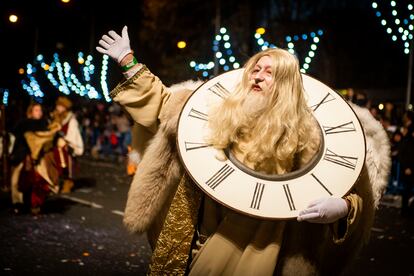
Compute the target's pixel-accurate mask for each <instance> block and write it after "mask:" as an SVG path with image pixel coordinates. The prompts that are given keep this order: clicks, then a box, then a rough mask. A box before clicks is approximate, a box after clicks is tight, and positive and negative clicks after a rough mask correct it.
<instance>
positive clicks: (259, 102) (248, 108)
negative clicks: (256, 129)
mask: <svg viewBox="0 0 414 276" xmlns="http://www.w3.org/2000/svg"><path fill="white" fill-rule="evenodd" d="M267 106H268V100H267V98H266V96H265V95H263V94H261V93H260V94H259V93H256V92H249V93H248V94H247V95H246V97H245V98H244V99H243V101H242V103H241V109H242V111H243V113H244V114H245V115H246V118H247V119H250V120H251V119H252V118H256V117H257V116H260V114H262V113H263V112H264V111H265V109H266V108H267Z"/></svg>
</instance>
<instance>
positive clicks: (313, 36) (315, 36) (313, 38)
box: [254, 28, 323, 73]
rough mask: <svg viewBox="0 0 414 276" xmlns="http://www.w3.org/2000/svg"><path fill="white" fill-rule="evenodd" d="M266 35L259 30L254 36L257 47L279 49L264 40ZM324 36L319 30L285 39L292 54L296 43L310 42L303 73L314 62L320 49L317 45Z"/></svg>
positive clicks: (261, 29) (302, 69) (263, 31)
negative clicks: (300, 41) (313, 59)
mask: <svg viewBox="0 0 414 276" xmlns="http://www.w3.org/2000/svg"><path fill="white" fill-rule="evenodd" d="M264 33H265V30H264V28H258V29H257V30H256V33H255V34H254V38H255V39H256V42H257V45H259V46H260V48H261V49H262V51H263V50H266V49H268V48H277V47H276V45H274V44H271V43H269V42H268V41H266V40H264V39H263V37H262V36H263V34H264ZM322 35H323V31H322V30H318V31H317V32H310V33H305V34H300V35H292V36H290V35H288V36H286V37H285V41H286V43H287V47H288V51H289V52H290V53H291V54H293V55H294V54H295V42H296V41H299V40H302V41H310V43H311V44H310V47H309V51H308V53H307V56H306V57H305V58H304V62H303V63H302V66H301V69H300V71H301V72H302V73H306V71H307V70H308V69H309V65H310V63H311V62H312V58H313V57H314V56H315V52H316V49H317V48H318V46H317V44H318V43H319V41H320V37H321V36H322Z"/></svg>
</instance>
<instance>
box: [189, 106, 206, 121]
mask: <svg viewBox="0 0 414 276" xmlns="http://www.w3.org/2000/svg"><path fill="white" fill-rule="evenodd" d="M188 116H189V117H193V118H196V119H200V120H203V121H208V115H207V114H205V113H203V112H201V111H198V110H196V109H194V108H191V110H190V112H189V113H188Z"/></svg>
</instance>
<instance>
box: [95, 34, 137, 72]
mask: <svg viewBox="0 0 414 276" xmlns="http://www.w3.org/2000/svg"><path fill="white" fill-rule="evenodd" d="M99 45H100V46H101V47H99V46H97V47H96V50H97V51H98V52H99V53H101V54H106V55H108V56H110V57H111V58H112V59H113V60H115V61H116V62H118V64H120V63H121V61H122V59H123V58H124V57H125V56H126V55H127V54H129V53H132V50H131V46H130V42H129V36H128V28H127V26H125V27H124V28H123V29H122V36H120V35H118V34H117V33H116V32H115V31H112V30H111V31H109V32H108V35H103V36H102V38H101V40H99Z"/></svg>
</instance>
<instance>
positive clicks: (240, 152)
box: [212, 92, 294, 174]
mask: <svg viewBox="0 0 414 276" xmlns="http://www.w3.org/2000/svg"><path fill="white" fill-rule="evenodd" d="M236 106H237V107H236V108H237V109H238V111H240V112H238V113H237V114H241V116H240V118H237V120H235V119H234V118H230V117H229V118H225V116H226V115H225V114H226V113H225V112H219V113H218V114H217V116H216V117H215V118H214V119H215V120H217V121H219V122H220V121H222V122H230V123H229V124H226V123H225V124H224V126H223V125H222V124H214V126H215V127H216V128H217V129H212V132H214V133H220V131H221V130H222V129H223V127H229V128H230V129H232V130H235V131H236V134H235V137H227V138H228V139H229V140H228V141H226V144H225V146H226V147H229V146H231V147H232V149H231V150H232V151H233V153H234V154H235V156H236V158H237V159H239V161H241V162H243V163H244V164H245V165H246V166H248V167H250V168H251V169H254V170H256V171H260V172H263V173H267V174H283V173H286V172H288V171H291V169H292V167H293V159H294V156H293V155H292V156H289V157H288V158H284V159H283V160H280V159H279V158H277V151H276V150H275V147H274V146H283V145H273V146H271V147H270V150H268V151H267V152H263V145H264V144H269V142H270V141H271V139H270V136H271V135H273V131H272V130H267V133H265V135H259V133H257V132H258V130H262V131H266V124H267V122H268V121H267V120H274V119H275V118H273V117H272V118H266V117H265V116H269V115H267V114H269V112H268V111H269V109H270V108H272V106H271V104H270V103H269V99H268V98H267V97H266V94H265V93H260V94H259V93H257V92H249V93H248V94H247V95H246V96H245V97H244V98H243V99H242V100H241V101H240V103H239V104H236ZM219 114H223V116H220V115H219ZM227 115H229V114H228V113H227ZM276 115H277V114H276ZM231 116H234V115H233V114H232V115H231ZM281 123H283V122H281ZM258 124H261V125H263V126H261V125H258ZM278 127H279V126H278ZM280 127H282V126H280ZM260 134H263V133H260ZM220 142H221V143H222V142H223V141H220ZM213 145H214V142H213ZM252 153H258V154H252Z"/></svg>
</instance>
